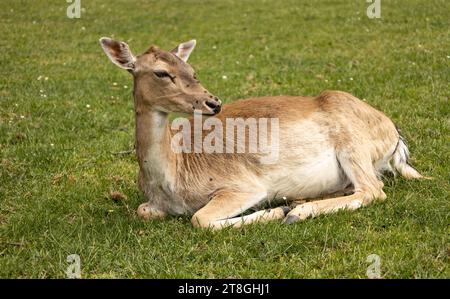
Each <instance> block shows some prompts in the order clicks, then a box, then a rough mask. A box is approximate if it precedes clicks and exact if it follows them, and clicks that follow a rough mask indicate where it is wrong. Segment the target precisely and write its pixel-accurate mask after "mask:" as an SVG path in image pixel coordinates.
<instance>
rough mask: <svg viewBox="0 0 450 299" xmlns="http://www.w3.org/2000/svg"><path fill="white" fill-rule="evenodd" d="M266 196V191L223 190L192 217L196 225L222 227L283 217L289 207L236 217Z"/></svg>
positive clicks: (238, 225)
mask: <svg viewBox="0 0 450 299" xmlns="http://www.w3.org/2000/svg"><path fill="white" fill-rule="evenodd" d="M265 197H266V193H265V192H260V193H257V192H255V193H243V192H235V191H221V192H219V193H217V194H215V195H214V196H213V197H212V199H211V201H210V202H208V204H206V206H204V207H203V208H201V209H200V210H198V211H197V212H196V213H195V214H194V216H193V217H192V224H193V225H194V226H195V227H203V228H212V229H222V228H224V227H228V226H232V227H241V226H242V225H244V224H250V223H254V222H266V221H271V220H277V219H280V220H281V219H283V218H284V217H285V215H286V213H287V212H288V211H289V208H287V207H278V208H274V209H268V210H261V211H257V212H254V213H252V214H250V215H246V216H242V217H235V216H237V215H239V214H241V213H243V212H245V211H246V210H248V209H249V208H251V207H253V206H255V205H256V204H258V203H260V202H261V201H262V200H263V199H264V198H265Z"/></svg>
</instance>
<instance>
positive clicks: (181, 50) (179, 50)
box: [170, 39, 197, 62]
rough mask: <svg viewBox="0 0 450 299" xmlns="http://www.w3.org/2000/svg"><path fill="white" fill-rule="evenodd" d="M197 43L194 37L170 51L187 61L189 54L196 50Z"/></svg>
mask: <svg viewBox="0 0 450 299" xmlns="http://www.w3.org/2000/svg"><path fill="white" fill-rule="evenodd" d="M196 43H197V42H196V41H195V39H192V40H190V41H188V42H185V43H181V44H179V45H178V46H177V47H176V48H175V49H173V50H172V51H170V52H171V53H172V54H175V55H177V56H178V57H180V58H181V60H183V61H184V62H186V61H187V60H188V58H189V55H191V53H192V51H193V50H194V48H195V44H196Z"/></svg>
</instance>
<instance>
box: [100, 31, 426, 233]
mask: <svg viewBox="0 0 450 299" xmlns="http://www.w3.org/2000/svg"><path fill="white" fill-rule="evenodd" d="M99 41H100V45H101V47H102V48H103V50H104V52H105V53H106V55H107V56H108V57H109V59H110V60H111V61H112V62H113V63H114V64H115V65H117V66H118V67H120V68H122V69H125V70H127V71H128V72H129V73H130V74H131V75H132V77H133V82H134V86H133V96H134V113H135V149H136V155H137V160H138V164H139V175H138V187H139V189H140V191H142V193H143V194H144V196H145V199H146V201H147V202H145V203H143V204H141V205H140V206H139V207H138V209H137V215H138V216H139V217H140V218H142V219H145V220H150V219H152V220H157V219H163V218H165V217H167V216H176V215H188V216H191V222H192V225H193V226H194V227H200V228H210V229H213V230H215V229H217V230H218V229H222V228H225V227H234V228H238V227H242V226H243V225H248V224H251V223H256V222H267V221H275V220H278V221H281V222H282V223H284V224H292V223H295V222H298V221H303V220H305V219H307V218H313V217H317V216H319V215H322V214H330V213H334V212H337V211H340V210H350V211H353V210H356V209H358V208H361V207H364V206H367V205H369V204H370V203H372V202H374V201H383V200H385V199H386V194H385V193H384V191H383V186H384V184H383V181H382V178H383V175H384V174H385V173H393V174H394V175H397V174H398V173H399V174H401V175H402V176H403V177H404V178H406V179H422V178H426V177H424V176H422V175H421V174H420V173H419V172H418V171H417V170H416V169H414V168H413V167H412V166H411V165H410V163H409V150H408V147H407V145H406V142H405V140H404V139H403V137H402V136H401V135H400V131H399V130H398V129H397V127H396V125H394V123H393V121H392V120H391V119H390V118H389V117H387V116H386V115H385V114H384V113H382V112H381V111H379V110H377V109H375V108H373V107H372V106H370V105H369V104H368V103H366V102H365V101H362V100H360V99H358V98H356V97H355V96H353V95H351V94H349V93H346V92H343V91H330V90H326V91H323V92H321V93H320V94H319V95H318V96H265V97H254V98H249V99H242V100H237V101H234V102H232V103H227V104H224V105H222V101H221V100H220V99H219V98H218V97H217V96H215V95H213V94H212V93H210V92H209V91H208V90H207V89H206V88H204V87H203V85H202V84H201V82H200V81H199V79H198V78H197V76H196V73H195V71H194V69H193V68H192V66H191V65H190V64H188V63H187V61H188V58H189V56H190V55H191V53H192V51H193V50H194V48H195V46H196V40H190V41H188V42H184V43H181V44H179V45H178V46H177V47H175V48H174V49H172V50H171V51H165V50H162V49H160V48H159V47H158V46H150V47H149V48H148V50H147V51H145V52H144V53H143V54H141V55H138V56H134V55H133V54H132V52H131V50H130V48H129V46H128V44H126V43H125V42H123V41H118V40H114V39H111V38H108V37H102V38H100V40H99ZM195 111H197V113H200V114H201V115H202V116H205V118H206V119H208V118H210V117H217V118H218V119H219V120H220V121H222V122H224V121H225V120H226V119H227V118H231V117H241V118H244V119H247V118H255V119H261V118H278V119H279V134H278V138H279V141H278V148H279V157H278V159H277V161H276V162H275V163H271V164H265V163H261V154H260V153H247V152H245V153H240V154H233V153H231V154H230V153H205V152H203V153H195V152H190V153H185V152H174V151H173V148H172V147H171V142H172V138H173V136H174V131H173V130H172V128H171V126H170V120H169V115H170V114H172V113H182V114H185V115H189V116H190V117H192V115H194V113H195ZM224 138H225V137H224ZM267 203H270V204H272V203H276V204H277V206H276V207H271V206H270V207H267V206H266V205H267Z"/></svg>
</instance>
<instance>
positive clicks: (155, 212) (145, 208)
mask: <svg viewBox="0 0 450 299" xmlns="http://www.w3.org/2000/svg"><path fill="white" fill-rule="evenodd" d="M137 214H138V216H139V217H140V218H142V219H144V220H150V219H161V218H164V217H166V216H167V214H166V213H165V212H163V211H161V210H159V209H157V208H155V207H153V206H152V205H151V204H150V203H149V202H146V203H143V204H141V205H140V206H139V207H138V209H137Z"/></svg>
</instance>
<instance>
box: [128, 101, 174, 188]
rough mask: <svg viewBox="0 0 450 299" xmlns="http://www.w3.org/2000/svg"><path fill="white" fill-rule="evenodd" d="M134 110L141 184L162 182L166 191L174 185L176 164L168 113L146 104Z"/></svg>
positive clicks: (160, 183)
mask: <svg viewBox="0 0 450 299" xmlns="http://www.w3.org/2000/svg"><path fill="white" fill-rule="evenodd" d="M137 102H139V101H136V103H137ZM135 113H136V132H135V133H136V154H137V158H138V162H139V168H140V184H144V185H147V184H151V185H159V187H162V189H163V190H164V191H165V192H167V191H168V190H170V189H172V186H174V183H175V167H176V154H175V153H174V152H173V151H172V150H171V146H170V143H171V134H170V128H169V117H168V114H167V113H164V112H161V111H158V110H155V109H152V107H147V106H144V107H140V106H136V107H135ZM143 187H144V189H147V188H145V186H143Z"/></svg>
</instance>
